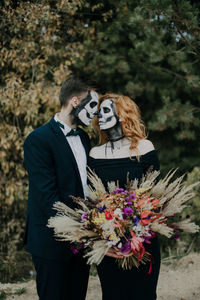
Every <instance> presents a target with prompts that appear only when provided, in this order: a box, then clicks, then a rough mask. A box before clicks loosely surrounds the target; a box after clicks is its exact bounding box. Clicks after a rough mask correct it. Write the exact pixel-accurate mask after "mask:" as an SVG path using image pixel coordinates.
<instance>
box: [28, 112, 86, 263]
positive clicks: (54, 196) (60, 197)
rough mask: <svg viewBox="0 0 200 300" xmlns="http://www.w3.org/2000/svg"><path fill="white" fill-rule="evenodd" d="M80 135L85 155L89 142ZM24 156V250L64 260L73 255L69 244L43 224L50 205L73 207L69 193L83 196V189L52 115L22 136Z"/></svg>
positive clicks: (64, 139) (75, 165)
mask: <svg viewBox="0 0 200 300" xmlns="http://www.w3.org/2000/svg"><path fill="white" fill-rule="evenodd" d="M80 138H81V141H82V143H83V146H84V147H85V150H86V155H87V156H88V153H89V150H90V141H89V138H88V135H87V134H86V133H85V132H84V130H81V134H80ZM24 158H25V167H26V169H27V171H28V176H29V196H28V208H27V221H26V230H25V243H27V250H28V251H29V252H30V253H31V254H33V255H36V256H39V257H43V258H47V259H59V260H65V259H66V260H67V259H68V258H69V257H71V256H72V255H73V253H72V252H71V250H70V249H69V243H65V242H60V241H57V240H56V239H55V237H54V236H53V230H52V229H50V228H48V227H47V226H46V225H47V221H48V219H49V218H50V217H51V216H54V215H55V213H56V212H55V210H53V209H52V207H53V204H54V203H55V202H56V201H61V202H64V203H65V204H67V205H68V206H70V207H74V206H75V204H74V203H73V201H72V199H71V198H70V197H69V196H70V195H73V196H78V197H83V188H82V183H81V178H80V174H79V170H78V166H77V163H76V160H75V157H74V155H73V152H72V150H71V148H70V146H69V144H68V142H67V140H66V137H65V136H64V134H63V132H62V131H61V129H60V128H59V126H58V124H57V123H56V122H55V120H54V118H52V119H51V121H50V122H49V123H47V124H45V125H44V126H42V127H39V128H37V129H35V130H34V131H33V132H32V133H31V134H30V135H29V136H28V137H27V138H26V140H25V143H24Z"/></svg>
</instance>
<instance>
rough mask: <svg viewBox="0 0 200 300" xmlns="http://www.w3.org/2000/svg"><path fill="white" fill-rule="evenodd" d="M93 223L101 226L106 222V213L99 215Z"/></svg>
mask: <svg viewBox="0 0 200 300" xmlns="http://www.w3.org/2000/svg"><path fill="white" fill-rule="evenodd" d="M92 222H93V223H94V224H96V225H100V224H103V223H105V222H106V218H105V214H104V213H98V214H97V215H96V216H95V218H94V219H93V220H92Z"/></svg>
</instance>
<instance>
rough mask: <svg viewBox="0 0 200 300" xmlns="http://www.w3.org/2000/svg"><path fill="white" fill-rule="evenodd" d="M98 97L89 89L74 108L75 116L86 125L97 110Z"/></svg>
mask: <svg viewBox="0 0 200 300" xmlns="http://www.w3.org/2000/svg"><path fill="white" fill-rule="evenodd" d="M98 98H99V97H98V94H97V93H96V92H95V91H89V92H88V94H87V96H86V97H85V98H84V99H83V100H82V101H81V103H80V104H79V106H78V108H77V109H76V112H75V114H76V116H77V117H78V119H79V120H80V121H81V122H82V123H83V124H84V125H86V126H88V125H90V123H91V121H92V119H93V118H94V115H95V113H96V112H97V103H98Z"/></svg>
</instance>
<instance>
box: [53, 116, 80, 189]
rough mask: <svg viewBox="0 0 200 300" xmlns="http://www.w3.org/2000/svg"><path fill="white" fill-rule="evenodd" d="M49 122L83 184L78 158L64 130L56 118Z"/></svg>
mask: <svg viewBox="0 0 200 300" xmlns="http://www.w3.org/2000/svg"><path fill="white" fill-rule="evenodd" d="M48 124H49V126H50V128H51V129H52V131H53V132H54V134H55V135H56V137H57V139H58V143H59V147H60V148H61V149H62V152H63V151H64V152H66V157H67V158H68V161H71V162H72V164H73V166H74V168H75V171H76V173H77V176H78V179H79V181H80V184H81V186H82V181H81V177H80V173H79V169H78V166H77V163H76V159H75V157H74V154H73V152H72V149H71V147H70V145H69V143H68V141H67V139H66V137H65V136H64V134H63V132H62V131H61V129H60V128H59V125H58V124H57V123H56V121H55V120H54V118H52V119H51V120H50V122H49V123H48Z"/></svg>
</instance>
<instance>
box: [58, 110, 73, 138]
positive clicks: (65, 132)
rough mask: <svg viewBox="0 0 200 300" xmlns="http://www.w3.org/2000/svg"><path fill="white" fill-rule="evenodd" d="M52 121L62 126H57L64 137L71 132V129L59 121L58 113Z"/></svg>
mask: <svg viewBox="0 0 200 300" xmlns="http://www.w3.org/2000/svg"><path fill="white" fill-rule="evenodd" d="M54 120H55V121H56V122H59V123H60V124H61V125H62V126H61V125H59V126H60V127H62V130H63V132H64V134H65V135H66V134H67V133H69V132H70V131H71V129H72V128H71V127H70V126H69V125H67V124H66V123H65V122H63V121H61V120H60V119H59V114H58V113H56V114H55V116H54Z"/></svg>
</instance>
